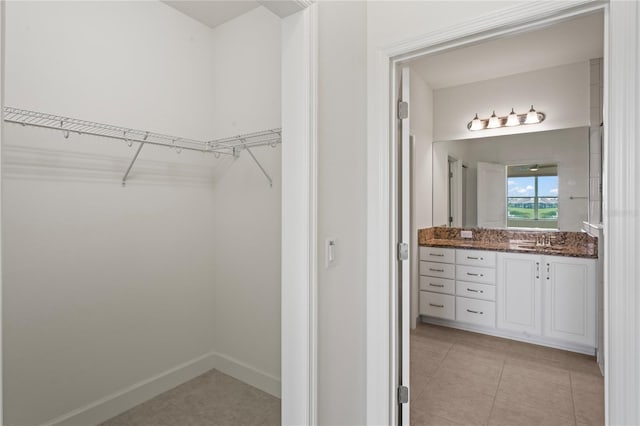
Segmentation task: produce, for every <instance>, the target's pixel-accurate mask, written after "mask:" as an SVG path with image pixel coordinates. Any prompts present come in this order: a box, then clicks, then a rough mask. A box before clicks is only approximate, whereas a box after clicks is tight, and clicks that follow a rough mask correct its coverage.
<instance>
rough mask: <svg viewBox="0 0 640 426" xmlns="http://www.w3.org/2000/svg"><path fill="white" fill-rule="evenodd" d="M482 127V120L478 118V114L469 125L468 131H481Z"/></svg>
mask: <svg viewBox="0 0 640 426" xmlns="http://www.w3.org/2000/svg"><path fill="white" fill-rule="evenodd" d="M482 127H483V126H482V120H480V119H479V118H478V113H476V116H475V117H473V120H471V122H470V123H469V130H482Z"/></svg>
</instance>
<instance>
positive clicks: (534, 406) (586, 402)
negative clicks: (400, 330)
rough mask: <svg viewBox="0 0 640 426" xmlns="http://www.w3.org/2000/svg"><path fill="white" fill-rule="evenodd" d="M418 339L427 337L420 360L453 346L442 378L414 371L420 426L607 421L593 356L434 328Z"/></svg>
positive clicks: (415, 417) (415, 419)
mask: <svg viewBox="0 0 640 426" xmlns="http://www.w3.org/2000/svg"><path fill="white" fill-rule="evenodd" d="M411 339H412V344H413V342H414V340H418V339H422V340H421V343H419V344H416V348H417V349H419V350H418V351H417V352H418V354H417V355H416V358H417V357H418V356H420V354H426V353H428V352H429V351H430V350H431V351H434V352H435V353H438V352H437V351H438V349H437V348H438V345H443V344H451V346H450V347H449V350H448V351H447V353H446V356H445V357H444V358H443V359H442V361H441V362H440V365H439V366H438V368H437V369H436V371H435V373H433V371H431V372H430V376H429V377H420V376H419V375H418V374H416V372H415V371H413V370H412V374H411V376H412V377H411V379H412V381H411V392H412V394H411V395H412V396H411V404H412V408H411V413H412V421H411V424H412V425H413V426H418V425H422V424H425V425H429V424H460V425H470V424H487V423H488V424H491V425H509V426H521V425H522V426H527V425H539V426H555V425H575V424H578V425H599V424H602V423H603V419H604V396H603V392H604V391H603V389H604V386H603V379H602V376H601V374H600V372H599V369H598V366H597V364H596V362H595V358H594V357H591V356H588V355H583V354H577V353H573V352H567V351H562V350H559V349H554V348H548V347H544V346H540V345H532V344H529V343H524V342H517V341H513V340H508V339H501V338H496V337H492V336H485V335H482V334H477V333H470V332H465V331H461V330H454V329H449V328H446V327H439V326H433V325H427V324H420V325H419V326H418V328H417V330H416V331H414V332H412V334H411ZM434 341H435V342H437V343H436V344H434V343H433V342H434ZM429 345H433V346H434V347H432V348H430V349H429V348H427V347H425V346H429ZM440 353H441V352H440ZM432 357H433V354H432ZM413 361H414V360H413V359H412V362H413ZM413 365H414V364H413V363H412V368H413ZM416 370H418V368H417V369H416ZM492 395H495V397H492Z"/></svg>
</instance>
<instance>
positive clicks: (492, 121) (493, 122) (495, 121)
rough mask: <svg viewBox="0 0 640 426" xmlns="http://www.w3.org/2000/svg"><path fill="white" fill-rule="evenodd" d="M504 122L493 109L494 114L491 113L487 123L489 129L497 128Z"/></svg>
mask: <svg viewBox="0 0 640 426" xmlns="http://www.w3.org/2000/svg"><path fill="white" fill-rule="evenodd" d="M501 126H502V123H501V120H500V118H498V117H497V116H496V112H495V111H493V114H491V117H489V123H487V129H497V128H498V127H501Z"/></svg>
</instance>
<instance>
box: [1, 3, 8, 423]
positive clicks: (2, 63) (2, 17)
mask: <svg viewBox="0 0 640 426" xmlns="http://www.w3.org/2000/svg"><path fill="white" fill-rule="evenodd" d="M6 3H7V2H6V1H1V2H0V111H2V110H3V108H4V68H5V65H4V64H5V39H6V37H5V28H6V24H5V22H6V21H5V5H6ZM3 139H4V120H0V165H1V164H2V159H3V156H2V151H3V150H4V143H3ZM1 169H2V167H1V166H0V212H2V192H3V191H2V188H3V186H4V185H3V183H2V176H3V175H4V173H3V171H2V170H1ZM1 216H2V215H1V213H0V224H1V223H2V218H1ZM1 236H2V229H1V225H0V425H3V424H4V386H2V384H3V383H4V382H3V366H4V361H3V349H2V342H3V341H4V338H3V332H2V330H3V329H4V327H3V326H2V318H3V317H4V314H3V313H2V304H3V287H2V261H1V260H2V243H1V242H2V241H4V239H3V238H2V237H1Z"/></svg>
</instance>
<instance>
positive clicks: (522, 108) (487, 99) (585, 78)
mask: <svg viewBox="0 0 640 426" xmlns="http://www.w3.org/2000/svg"><path fill="white" fill-rule="evenodd" d="M532 104H533V106H534V107H535V108H536V110H539V111H542V112H544V113H545V114H546V116H547V117H546V120H545V121H543V122H542V123H540V124H536V125H535V126H518V127H510V128H501V129H487V130H483V131H477V132H470V131H469V130H467V123H468V122H469V121H470V120H471V119H472V118H473V117H474V115H475V114H476V113H478V116H479V117H480V118H488V117H489V116H490V115H491V113H492V111H493V110H495V111H496V115H498V116H505V115H507V114H508V113H509V112H510V111H511V108H515V111H516V112H517V113H519V114H523V113H525V112H527V111H528V110H529V108H530V107H531V105H532ZM434 105H435V113H434V120H435V123H436V124H435V127H434V139H435V140H438V141H443V140H454V139H471V138H484V137H489V136H499V135H505V134H516V133H529V132H539V131H544V130H553V129H566V128H571V127H579V126H588V125H589V113H590V109H589V107H590V104H589V62H588V61H584V62H578V63H575V64H570V65H563V66H559V67H553V68H546V69H543V70H538V71H532V72H528V73H522V74H515V75H512V76H508V77H503V78H496V79H493V80H486V81H481V82H477V83H472V84H465V85H462V86H455V87H449V88H445V89H439V90H436V91H435V92H434Z"/></svg>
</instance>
